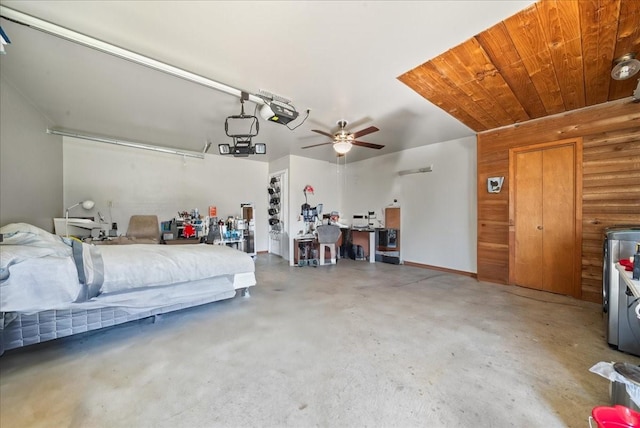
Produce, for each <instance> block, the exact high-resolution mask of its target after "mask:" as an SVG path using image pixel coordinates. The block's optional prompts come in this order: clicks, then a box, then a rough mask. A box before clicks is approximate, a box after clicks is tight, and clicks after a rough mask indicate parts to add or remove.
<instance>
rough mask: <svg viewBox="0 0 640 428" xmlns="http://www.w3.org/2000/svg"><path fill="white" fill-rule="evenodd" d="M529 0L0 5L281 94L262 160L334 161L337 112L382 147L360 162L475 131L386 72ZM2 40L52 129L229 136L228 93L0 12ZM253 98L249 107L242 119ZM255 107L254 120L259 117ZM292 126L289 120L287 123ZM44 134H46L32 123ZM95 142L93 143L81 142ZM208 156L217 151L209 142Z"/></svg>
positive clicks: (356, 154)
mask: <svg viewBox="0 0 640 428" xmlns="http://www.w3.org/2000/svg"><path fill="white" fill-rule="evenodd" d="M532 3H533V2H532V1H515V0H510V1H497V0H494V1H480V0H473V1H277V2H271V1H210V2H207V1H128V2H125V1H12V0H3V1H2V6H4V7H8V8H11V9H14V10H17V11H20V12H23V13H26V14H29V15H32V16H35V17H37V18H40V19H43V20H46V21H49V22H52V23H55V24H57V25H60V26H63V27H67V28H69V29H72V30H74V31H77V32H80V33H83V34H86V35H89V36H92V37H95V38H97V39H100V40H103V41H106V42H109V43H111V44H114V45H117V46H120V47H123V48H125V49H128V50H131V51H134V52H137V53H139V54H142V55H145V56H148V57H151V58H153V59H156V60H159V61H162V62H165V63H168V64H171V65H173V66H176V67H179V68H182V69H185V70H188V71H190V72H193V73H196V74H199V75H202V76H204V77H207V78H209V79H213V80H216V81H218V82H222V83H224V84H226V85H230V86H232V87H235V88H237V89H241V90H244V91H246V92H249V93H252V94H255V93H257V92H258V91H259V90H266V91H269V92H271V93H274V94H277V95H281V96H283V97H286V98H289V99H291V100H292V104H293V105H294V106H295V107H296V108H297V110H298V111H299V112H300V113H301V116H304V113H305V111H306V110H307V109H310V110H311V113H310V116H309V119H308V120H307V121H306V122H305V123H304V124H302V125H301V126H300V127H298V128H297V129H295V130H293V131H291V130H289V129H287V128H286V127H285V126H282V125H279V124H275V123H267V122H264V121H263V120H262V119H260V120H261V124H260V133H259V135H258V136H257V137H256V138H254V142H264V143H267V155H266V156H259V155H256V156H253V157H252V158H251V159H253V160H264V161H270V160H275V159H278V158H280V157H282V156H285V155H288V154H294V155H299V156H305V157H310V158H315V159H321V160H327V161H330V162H334V161H335V155H334V153H333V150H332V147H331V146H330V145H326V146H322V147H315V148H310V149H306V150H302V149H301V147H302V146H306V145H312V144H319V143H323V142H326V141H328V138H326V137H323V136H322V135H318V134H315V133H313V132H311V129H321V130H324V131H331V129H332V128H333V127H334V126H335V124H336V121H338V120H340V119H345V120H347V121H349V122H350V123H351V126H349V127H348V128H349V129H350V130H351V131H357V130H359V129H362V128H364V127H367V126H371V125H374V126H377V127H378V128H380V131H379V132H376V133H374V134H370V135H367V136H366V137H362V138H361V139H362V140H363V141H366V142H370V143H376V144H384V145H385V146H386V147H385V148H384V149H382V150H373V149H368V148H361V147H354V148H353V149H352V150H351V152H349V154H348V156H347V160H348V161H349V162H351V161H357V160H362V159H366V158H368V157H372V156H376V155H381V154H386V153H391V152H394V151H399V150H403V149H406V148H411V147H417V146H422V145H425V144H431V143H436V142H442V141H448V140H451V139H456V138H461V137H465V136H469V135H473V134H474V133H473V131H472V130H471V129H469V128H468V127H466V126H465V125H463V124H461V123H460V122H458V121H457V120H456V119H454V118H453V117H451V116H449V115H448V114H447V113H445V112H444V111H442V110H440V109H439V108H438V107H436V106H434V105H433V104H431V103H430V102H428V101H426V100H425V99H423V98H422V97H420V96H419V95H418V94H416V93H415V92H413V91H412V90H411V89H409V88H408V87H407V86H405V85H404V84H402V83H401V82H399V81H398V80H397V77H398V76H399V75H401V74H402V73H404V72H406V71H408V70H410V69H412V68H414V67H416V66H417V65H419V64H422V63H423V62H425V61H427V60H429V59H431V58H433V57H435V56H437V55H439V54H441V53H443V52H445V51H446V50H448V49H449V48H452V47H453V46H455V45H458V44H460V43H461V42H463V41H465V40H467V39H468V38H470V37H472V36H473V35H475V34H477V33H479V32H481V31H482V30H484V29H486V28H489V27H491V26H492V25H494V24H496V23H498V22H499V21H501V20H503V19H505V18H507V17H509V16H511V15H513V14H514V13H516V12H518V11H520V10H522V9H524V8H526V7H527V6H529V5H530V4H532ZM0 25H2V27H3V29H4V30H5V32H6V33H7V34H8V36H9V37H10V38H11V41H12V43H11V44H10V45H8V46H6V51H7V55H3V56H1V57H0V76H1V77H2V78H3V79H5V81H6V82H8V83H9V84H10V85H12V86H14V87H16V88H17V89H18V90H19V91H20V92H21V93H22V94H23V95H24V96H25V97H26V98H28V99H29V100H30V102H32V103H33V105H34V106H36V108H38V109H39V110H40V111H41V112H42V113H43V114H44V115H45V116H46V117H47V119H48V120H49V122H50V124H51V126H55V127H62V128H69V129H74V130H81V131H84V132H87V133H92V134H102V135H107V136H111V137H117V138H121V139H128V140H133V141H139V142H144V143H148V144H156V145H161V146H168V147H175V148H180V149H186V150H193V151H202V148H203V146H204V144H205V141H206V140H211V141H213V143H214V144H218V143H227V142H231V140H230V138H228V137H227V136H226V135H225V132H224V120H225V118H226V117H227V116H229V115H233V114H239V113H240V102H239V99H238V98H236V97H233V96H230V95H228V94H225V93H222V92H219V91H216V90H213V89H210V88H206V87H204V86H200V85H197V84H195V83H192V82H189V81H185V80H182V79H179V78H176V77H172V76H169V75H167V74H163V73H161V72H158V71H155V70H151V69H148V68H145V67H143V66H141V65H138V64H134V63H131V62H128V61H125V60H122V59H119V58H116V57H113V56H110V55H107V54H104V53H101V52H98V51H95V50H92V49H90V48H87V47H83V46H80V45H76V44H74V43H72V42H68V41H66V40H62V39H59V38H57V37H54V36H51V35H49V34H46V33H42V32H39V31H35V30H33V29H29V28H26V27H24V26H20V25H17V24H15V23H13V22H10V21H8V20H6V19H2V20H0ZM254 107H256V104H254V103H252V102H247V103H246V104H245V110H246V111H247V113H253V111H254ZM256 115H257V114H256ZM300 122H301V120H300V119H299V120H296V121H295V122H292V123H290V125H289V126H295V125H297V124H298V123H300ZM43 132H44V130H43ZM87 144H95V143H89V142H88V143H87ZM209 153H210V154H211V155H216V156H217V148H215V147H213V148H212V149H211V150H210V151H209Z"/></svg>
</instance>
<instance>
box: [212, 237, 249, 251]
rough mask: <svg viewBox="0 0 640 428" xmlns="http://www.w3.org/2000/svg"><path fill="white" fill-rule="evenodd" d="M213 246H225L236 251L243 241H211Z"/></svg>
mask: <svg viewBox="0 0 640 428" xmlns="http://www.w3.org/2000/svg"><path fill="white" fill-rule="evenodd" d="M213 243H214V244H215V245H226V246H227V247H233V246H235V247H236V249H238V250H239V249H240V244H242V243H244V239H223V240H216V241H213Z"/></svg>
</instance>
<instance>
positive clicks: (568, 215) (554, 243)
mask: <svg viewBox="0 0 640 428" xmlns="http://www.w3.org/2000/svg"><path fill="white" fill-rule="evenodd" d="M574 150H575V148H574V146H573V145H569V146H561V147H557V148H550V149H546V150H544V151H543V158H542V165H543V168H542V171H543V179H542V183H543V184H542V185H543V190H542V194H543V198H542V201H541V205H542V212H543V231H542V232H543V237H542V259H543V262H542V263H543V270H544V280H543V287H542V289H543V290H545V291H550V292H553V293H559V294H572V293H573V289H574V284H573V281H574V272H575V266H574V260H575V257H574V256H575V250H576V249H575V248H574V247H575V231H576V228H575V221H576V219H575V217H576V207H575V160H574V159H575V154H574Z"/></svg>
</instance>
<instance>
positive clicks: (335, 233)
mask: <svg viewBox="0 0 640 428" xmlns="http://www.w3.org/2000/svg"><path fill="white" fill-rule="evenodd" d="M316 231H317V232H318V244H319V247H320V248H319V250H320V266H322V265H324V264H325V257H324V255H325V251H326V249H327V248H328V249H329V251H330V253H331V261H330V263H331V264H332V265H335V264H336V242H338V239H339V238H340V234H341V233H342V232H341V230H340V227H339V226H336V225H335V224H323V225H320V226H318V227H317V228H316Z"/></svg>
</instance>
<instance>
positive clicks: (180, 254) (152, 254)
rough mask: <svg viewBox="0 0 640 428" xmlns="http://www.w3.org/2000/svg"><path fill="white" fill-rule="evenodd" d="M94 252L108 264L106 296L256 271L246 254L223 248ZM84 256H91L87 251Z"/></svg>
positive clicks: (116, 248)
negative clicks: (141, 288) (143, 288)
mask: <svg viewBox="0 0 640 428" xmlns="http://www.w3.org/2000/svg"><path fill="white" fill-rule="evenodd" d="M83 246H85V247H90V246H89V245H87V244H83ZM94 249H98V250H99V254H100V255H101V256H102V262H103V264H104V281H103V283H102V286H101V292H102V293H118V292H122V291H126V290H128V289H132V288H140V287H154V286H159V285H167V284H175V283H179V282H187V281H196V280H200V279H205V278H213V277H216V276H221V275H233V274H236V273H244V272H253V271H254V269H255V266H254V263H253V260H252V259H251V257H249V256H248V255H247V254H246V253H243V252H241V251H238V250H236V249H233V248H230V247H227V246H220V245H207V244H198V245H154V244H137V245H136V244H134V245H103V246H93V248H90V250H94ZM89 253H90V254H92V253H93V251H89ZM84 254H85V255H87V250H86V248H85V251H84ZM86 269H87V268H86V267H85V270H86Z"/></svg>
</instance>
